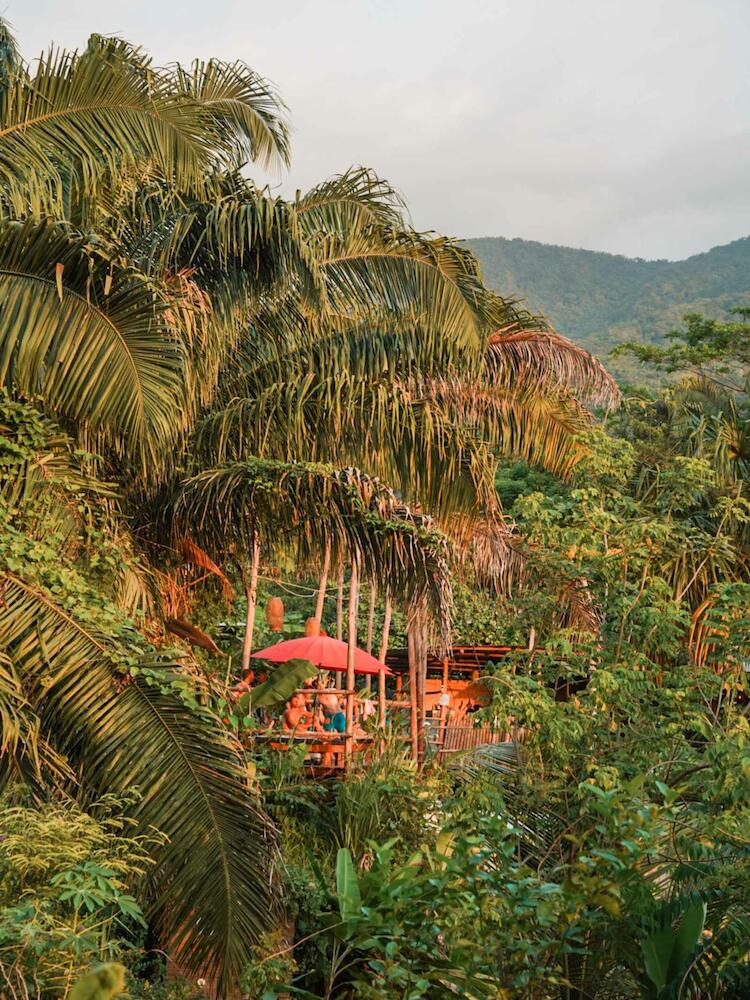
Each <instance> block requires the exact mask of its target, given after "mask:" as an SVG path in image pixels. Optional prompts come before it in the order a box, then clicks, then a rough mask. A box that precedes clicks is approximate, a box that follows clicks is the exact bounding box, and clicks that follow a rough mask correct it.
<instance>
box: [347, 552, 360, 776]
mask: <svg viewBox="0 0 750 1000" xmlns="http://www.w3.org/2000/svg"><path fill="white" fill-rule="evenodd" d="M358 589H359V588H358V573H357V558H356V556H355V557H354V558H353V559H352V575H351V578H350V580H349V627H348V630H347V636H346V640H347V649H346V746H345V756H346V759H347V762H348V761H349V760H350V759H351V755H352V751H353V749H354V739H353V735H352V733H353V730H354V650H355V649H356V648H357V598H358Z"/></svg>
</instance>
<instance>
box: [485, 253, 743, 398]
mask: <svg viewBox="0 0 750 1000" xmlns="http://www.w3.org/2000/svg"><path fill="white" fill-rule="evenodd" d="M467 242H468V244H469V246H470V247H471V248H472V250H474V252H475V253H476V254H477V256H478V257H479V259H480V261H481V264H482V269H483V271H484V276H485V279H486V280H487V283H488V284H489V285H490V286H491V287H492V288H495V289H497V290H498V291H501V292H503V293H505V294H506V295H507V294H508V293H509V292H511V291H513V292H515V293H516V294H517V295H520V296H523V297H524V298H526V299H527V300H528V305H529V307H530V308H531V309H533V310H534V311H540V312H543V313H544V314H545V315H546V316H548V317H549V318H550V320H551V321H552V322H553V323H554V325H555V326H556V328H557V329H558V330H559V331H560V332H561V333H564V334H566V335H567V336H569V337H572V338H573V339H574V340H576V341H577V342H578V343H580V344H582V345H583V346H584V347H586V348H587V349H588V350H590V351H592V352H593V353H594V354H598V355H599V356H600V357H602V358H605V359H606V358H607V355H608V353H609V351H610V350H611V349H612V347H614V346H615V345H616V344H618V343H620V342H621V341H623V340H643V341H646V342H651V341H658V340H660V339H661V338H662V337H663V336H664V334H666V333H667V332H668V331H669V330H671V329H673V328H674V327H675V326H677V325H678V324H679V322H680V320H681V318H682V316H683V315H684V314H685V313H686V312H691V311H696V312H702V313H706V314H708V315H711V316H715V317H717V318H725V317H726V314H727V311H728V310H729V309H730V308H731V307H732V306H735V305H738V304H742V303H748V302H750V237H745V238H744V239H741V240H735V241H734V242H733V243H728V244H726V246H719V247H714V248H713V249H712V250H709V251H707V252H706V253H701V254H696V255H695V256H693V257H688V258H687V260H680V261H668V260H642V259H640V258H635V259H634V258H630V257H623V256H619V255H615V254H608V253H596V252H594V251H592V250H575V249H573V248H571V247H562V246H552V245H550V244H546V243H537V242H534V241H532V240H521V239H512V240H510V239H505V238H503V237H486V238H483V239H472V240H468V241H467ZM608 364H610V366H611V367H612V369H613V370H614V372H615V373H616V374H617V375H619V376H620V377H621V378H622V377H625V378H637V379H639V380H642V373H641V371H640V367H639V365H638V364H637V362H634V361H632V360H631V359H630V358H625V357H623V358H617V359H609V360H608Z"/></svg>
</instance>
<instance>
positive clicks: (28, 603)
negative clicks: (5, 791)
mask: <svg viewBox="0 0 750 1000" xmlns="http://www.w3.org/2000/svg"><path fill="white" fill-rule="evenodd" d="M2 587H3V603H2V607H1V608H0V635H2V645H3V649H4V650H5V652H6V654H9V655H10V656H11V657H12V660H13V663H14V666H15V669H16V671H17V673H18V676H19V678H20V679H21V682H22V684H23V688H24V691H25V692H26V695H27V697H28V698H29V700H30V702H31V703H32V704H34V706H35V708H36V711H37V713H38V716H39V719H40V722H41V727H42V732H44V733H45V734H47V735H48V736H49V738H50V739H52V740H53V741H54V745H55V747H56V748H57V749H58V750H59V751H61V752H63V753H65V754H66V756H67V757H68V759H69V760H70V762H71V764H72V765H73V766H74V767H76V768H77V769H79V770H80V773H81V779H82V781H83V782H84V784H85V787H86V788H87V789H89V790H90V791H91V793H92V794H94V795H96V794H102V793H103V792H105V791H106V792H108V793H112V794H115V795H123V794H124V793H125V792H129V791H132V790H133V789H138V790H139V792H140V796H141V797H140V799H139V801H138V802H137V804H136V805H134V806H132V813H133V816H134V818H135V819H136V820H137V821H138V827H139V829H141V830H142V831H144V832H146V831H149V830H151V829H153V828H156V829H158V830H160V831H161V832H162V833H164V834H165V835H166V836H167V838H168V840H167V842H166V844H165V845H164V846H163V847H161V848H158V849H157V852H158V853H157V857H156V862H157V865H156V870H155V874H154V876H153V882H152V887H151V895H152V904H151V917H152V919H153V920H154V922H155V923H156V925H157V926H158V927H159V928H160V929H161V932H162V934H163V937H164V941H165V944H166V945H167V946H168V947H169V948H170V951H171V953H172V954H173V955H174V957H175V959H176V961H177V962H178V963H179V964H180V966H181V967H182V968H184V969H185V970H186V971H188V972H190V973H191V974H199V973H200V974H203V975H217V976H218V977H219V980H220V991H221V992H222V994H224V993H225V992H226V991H227V990H229V989H230V988H232V987H234V986H236V984H237V983H238V980H239V977H240V975H241V972H242V969H243V966H244V964H245V963H246V962H248V961H249V960H250V955H251V949H252V943H253V941H257V940H258V937H259V935H260V934H261V933H262V932H263V931H264V930H265V929H266V928H267V926H268V923H269V919H270V912H271V907H272V899H271V896H270V893H271V882H270V880H269V871H270V867H269V866H270V862H271V859H272V857H273V851H274V845H273V837H272V833H271V830H270V828H269V826H268V823H267V821H266V819H265V818H264V816H263V814H262V812H261V811H260V808H259V806H258V803H257V801H256V800H255V799H254V797H253V796H252V795H251V794H250V792H249V789H248V785H247V780H246V773H245V768H244V763H243V757H242V754H241V751H240V748H239V746H238V745H237V744H236V743H235V742H234V741H233V740H232V738H230V736H229V734H228V733H227V732H226V731H225V730H224V728H223V727H222V726H221V724H220V723H219V722H218V720H215V719H213V718H212V717H210V716H209V715H207V714H206V713H202V712H200V711H198V710H195V709H193V710H188V709H187V707H186V706H185V705H184V704H182V702H181V701H179V700H178V699H177V698H176V697H175V696H174V695H172V694H170V693H168V692H167V685H168V683H169V682H170V680H171V678H172V677H173V671H172V670H171V668H169V667H159V666H158V665H157V664H153V668H154V669H157V670H161V671H163V674H162V676H163V680H164V683H163V684H162V685H159V684H157V683H156V682H155V680H149V681H146V680H141V679H137V680H135V681H132V680H131V679H130V678H129V677H128V676H127V674H126V673H125V672H124V653H123V651H122V650H121V648H120V647H118V645H117V644H116V642H115V641H114V640H113V639H112V638H111V637H109V636H106V635H104V634H102V633H101V632H100V630H99V629H98V628H95V627H92V626H91V625H90V624H88V623H87V624H86V625H85V626H84V625H83V624H82V623H80V622H79V621H78V620H77V619H76V617H75V616H74V614H72V613H70V612H69V611H66V610H64V609H63V608H62V607H60V605H59V604H57V603H56V601H55V600H54V599H53V598H52V597H51V595H50V594H48V593H46V592H45V591H44V590H43V589H41V588H40V587H38V586H35V585H33V584H30V583H28V582H27V581H25V580H24V579H22V578H20V577H19V576H16V575H15V574H12V573H8V572H4V573H3V574H2ZM125 634H126V635H127V633H125ZM125 641H126V642H128V644H130V645H131V647H132V646H135V648H136V649H137V648H138V644H140V645H141V646H142V642H141V641H140V640H139V637H138V636H136V635H135V634H134V633H133V634H132V635H131V636H130V638H129V639H126V640H125ZM143 665H145V666H147V665H148V661H147V660H146V661H145V662H144V664H143ZM134 672H135V671H134ZM152 676H154V677H157V676H158V674H156V675H153V674H152ZM162 687H163V688H164V690H162Z"/></svg>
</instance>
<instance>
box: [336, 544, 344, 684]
mask: <svg viewBox="0 0 750 1000" xmlns="http://www.w3.org/2000/svg"><path fill="white" fill-rule="evenodd" d="M336 638H337V639H338V640H339V642H342V641H343V638H344V564H343V562H342V563H339V575H338V580H337V583H336ZM334 684H335V685H336V687H341V674H338V673H337V674H336V677H335V679H334Z"/></svg>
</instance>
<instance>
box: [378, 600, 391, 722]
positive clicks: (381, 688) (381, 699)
mask: <svg viewBox="0 0 750 1000" xmlns="http://www.w3.org/2000/svg"><path fill="white" fill-rule="evenodd" d="M392 610H393V608H392V604H391V592H390V590H386V592H385V615H384V618H383V637H382V639H381V642H380V653H379V655H378V659H379V660H380V662H381V663H382V664H383V665H385V658H386V656H387V655H388V635H389V633H390V630H391V613H392ZM378 725H379V726H380V727H381V729H384V728H385V670H381V671H380V673H379V674H378Z"/></svg>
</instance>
